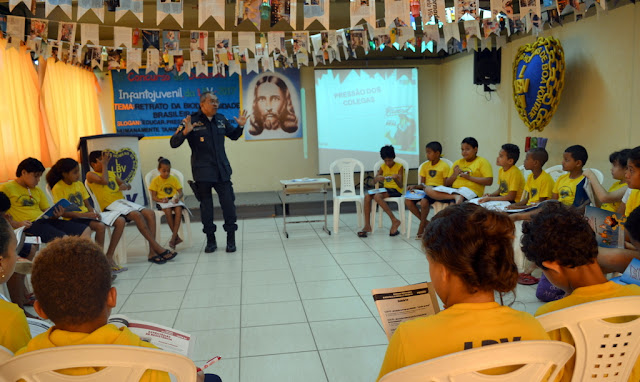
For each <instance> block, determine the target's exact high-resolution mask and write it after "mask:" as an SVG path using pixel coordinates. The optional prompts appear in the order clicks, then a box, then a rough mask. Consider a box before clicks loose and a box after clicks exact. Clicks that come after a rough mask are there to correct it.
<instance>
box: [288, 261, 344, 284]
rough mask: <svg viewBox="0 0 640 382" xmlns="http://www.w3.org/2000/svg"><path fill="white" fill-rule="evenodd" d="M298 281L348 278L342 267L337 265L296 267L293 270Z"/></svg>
mask: <svg viewBox="0 0 640 382" xmlns="http://www.w3.org/2000/svg"><path fill="white" fill-rule="evenodd" d="M293 276H294V277H295V279H296V282H305V281H324V280H340V279H346V278H347V276H346V275H345V274H344V272H343V271H342V269H341V268H340V267H339V266H337V265H332V266H328V267H313V268H296V269H294V270H293Z"/></svg>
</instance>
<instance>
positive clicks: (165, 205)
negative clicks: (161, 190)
mask: <svg viewBox="0 0 640 382" xmlns="http://www.w3.org/2000/svg"><path fill="white" fill-rule="evenodd" d="M156 204H158V205H159V206H160V208H162V209H163V210H164V209H165V208H173V207H178V206H181V207H182V208H184V209H185V210H187V212H189V215H191V216H193V214H192V213H191V210H190V209H189V207H187V205H186V204H184V202H183V201H182V200H178V203H174V202H173V199H169V201H168V202H167V203H160V202H156Z"/></svg>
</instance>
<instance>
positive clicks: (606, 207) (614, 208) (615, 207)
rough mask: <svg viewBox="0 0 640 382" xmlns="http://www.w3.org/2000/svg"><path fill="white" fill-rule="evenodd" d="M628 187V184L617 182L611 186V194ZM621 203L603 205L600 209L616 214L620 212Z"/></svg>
mask: <svg viewBox="0 0 640 382" xmlns="http://www.w3.org/2000/svg"><path fill="white" fill-rule="evenodd" d="M626 185H627V184H626V183H624V182H621V181H617V182H615V183H613V184H612V185H611V187H610V188H609V192H613V191H617V190H619V189H621V188H622V187H625V186H626ZM621 203H622V202H612V203H602V204H601V205H600V208H602V209H603V210H606V211H611V212H616V211H617V210H618V207H620V204H621Z"/></svg>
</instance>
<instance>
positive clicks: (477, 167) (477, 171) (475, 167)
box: [448, 156, 493, 196]
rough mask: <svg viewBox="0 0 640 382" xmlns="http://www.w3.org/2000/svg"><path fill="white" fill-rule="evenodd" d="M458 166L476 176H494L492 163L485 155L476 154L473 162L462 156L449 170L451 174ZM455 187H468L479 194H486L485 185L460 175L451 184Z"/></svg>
mask: <svg viewBox="0 0 640 382" xmlns="http://www.w3.org/2000/svg"><path fill="white" fill-rule="evenodd" d="M456 166H458V167H460V170H462V171H465V172H468V173H469V175H471V176H475V177H478V178H493V169H492V168H491V164H490V163H489V161H488V160H486V159H484V158H483V157H479V156H476V159H474V160H473V161H471V162H467V161H466V160H465V159H464V158H460V159H458V160H457V161H455V163H454V164H453V166H452V167H451V169H450V170H449V175H448V176H451V175H453V169H454V168H455V167H456ZM451 187H453V188H461V187H467V188H469V189H471V191H473V192H475V193H476V195H477V196H482V195H484V186H483V185H481V184H478V183H476V182H472V181H470V180H468V179H464V178H461V177H459V176H458V178H456V180H455V181H454V182H453V184H452V185H451Z"/></svg>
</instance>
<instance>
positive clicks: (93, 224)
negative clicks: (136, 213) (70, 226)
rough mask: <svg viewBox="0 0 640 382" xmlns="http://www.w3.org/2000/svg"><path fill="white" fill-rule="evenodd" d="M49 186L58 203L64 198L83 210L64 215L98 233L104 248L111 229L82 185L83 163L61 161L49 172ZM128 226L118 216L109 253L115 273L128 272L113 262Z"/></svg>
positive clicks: (114, 224)
mask: <svg viewBox="0 0 640 382" xmlns="http://www.w3.org/2000/svg"><path fill="white" fill-rule="evenodd" d="M47 184H48V185H49V187H50V188H51V194H52V195H53V201H54V202H58V201H59V200H60V199H67V200H68V201H69V202H71V203H72V204H75V205H76V207H78V208H79V209H80V211H73V212H71V211H65V212H64V214H62V216H63V217H65V218H68V219H71V220H72V221H74V222H77V223H81V224H84V225H88V226H89V227H90V228H91V230H93V231H94V232H95V233H96V237H95V240H96V243H97V244H98V246H99V247H100V248H104V238H105V233H106V230H107V226H106V225H105V224H104V223H102V222H101V221H100V220H99V219H100V213H99V212H98V211H96V210H95V209H94V208H93V206H92V205H91V203H90V202H89V193H88V192H87V189H86V188H85V187H84V184H82V182H80V164H79V163H78V162H76V160H75V159H72V158H62V159H60V160H58V161H57V162H56V164H54V165H53V167H51V170H49V172H48V173H47ZM125 224H126V221H125V219H124V218H123V217H122V216H120V217H118V218H117V219H116V221H115V222H114V223H113V227H114V230H113V233H112V235H111V241H110V242H109V248H108V249H107V253H106V256H107V259H108V260H109V264H110V265H111V270H112V271H113V273H114V274H115V273H120V272H122V271H125V270H127V268H126V267H122V266H120V265H118V264H116V262H115V260H114V259H113V254H114V253H115V251H116V247H117V246H118V242H119V241H120V238H121V237H122V232H123V231H124V226H125Z"/></svg>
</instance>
